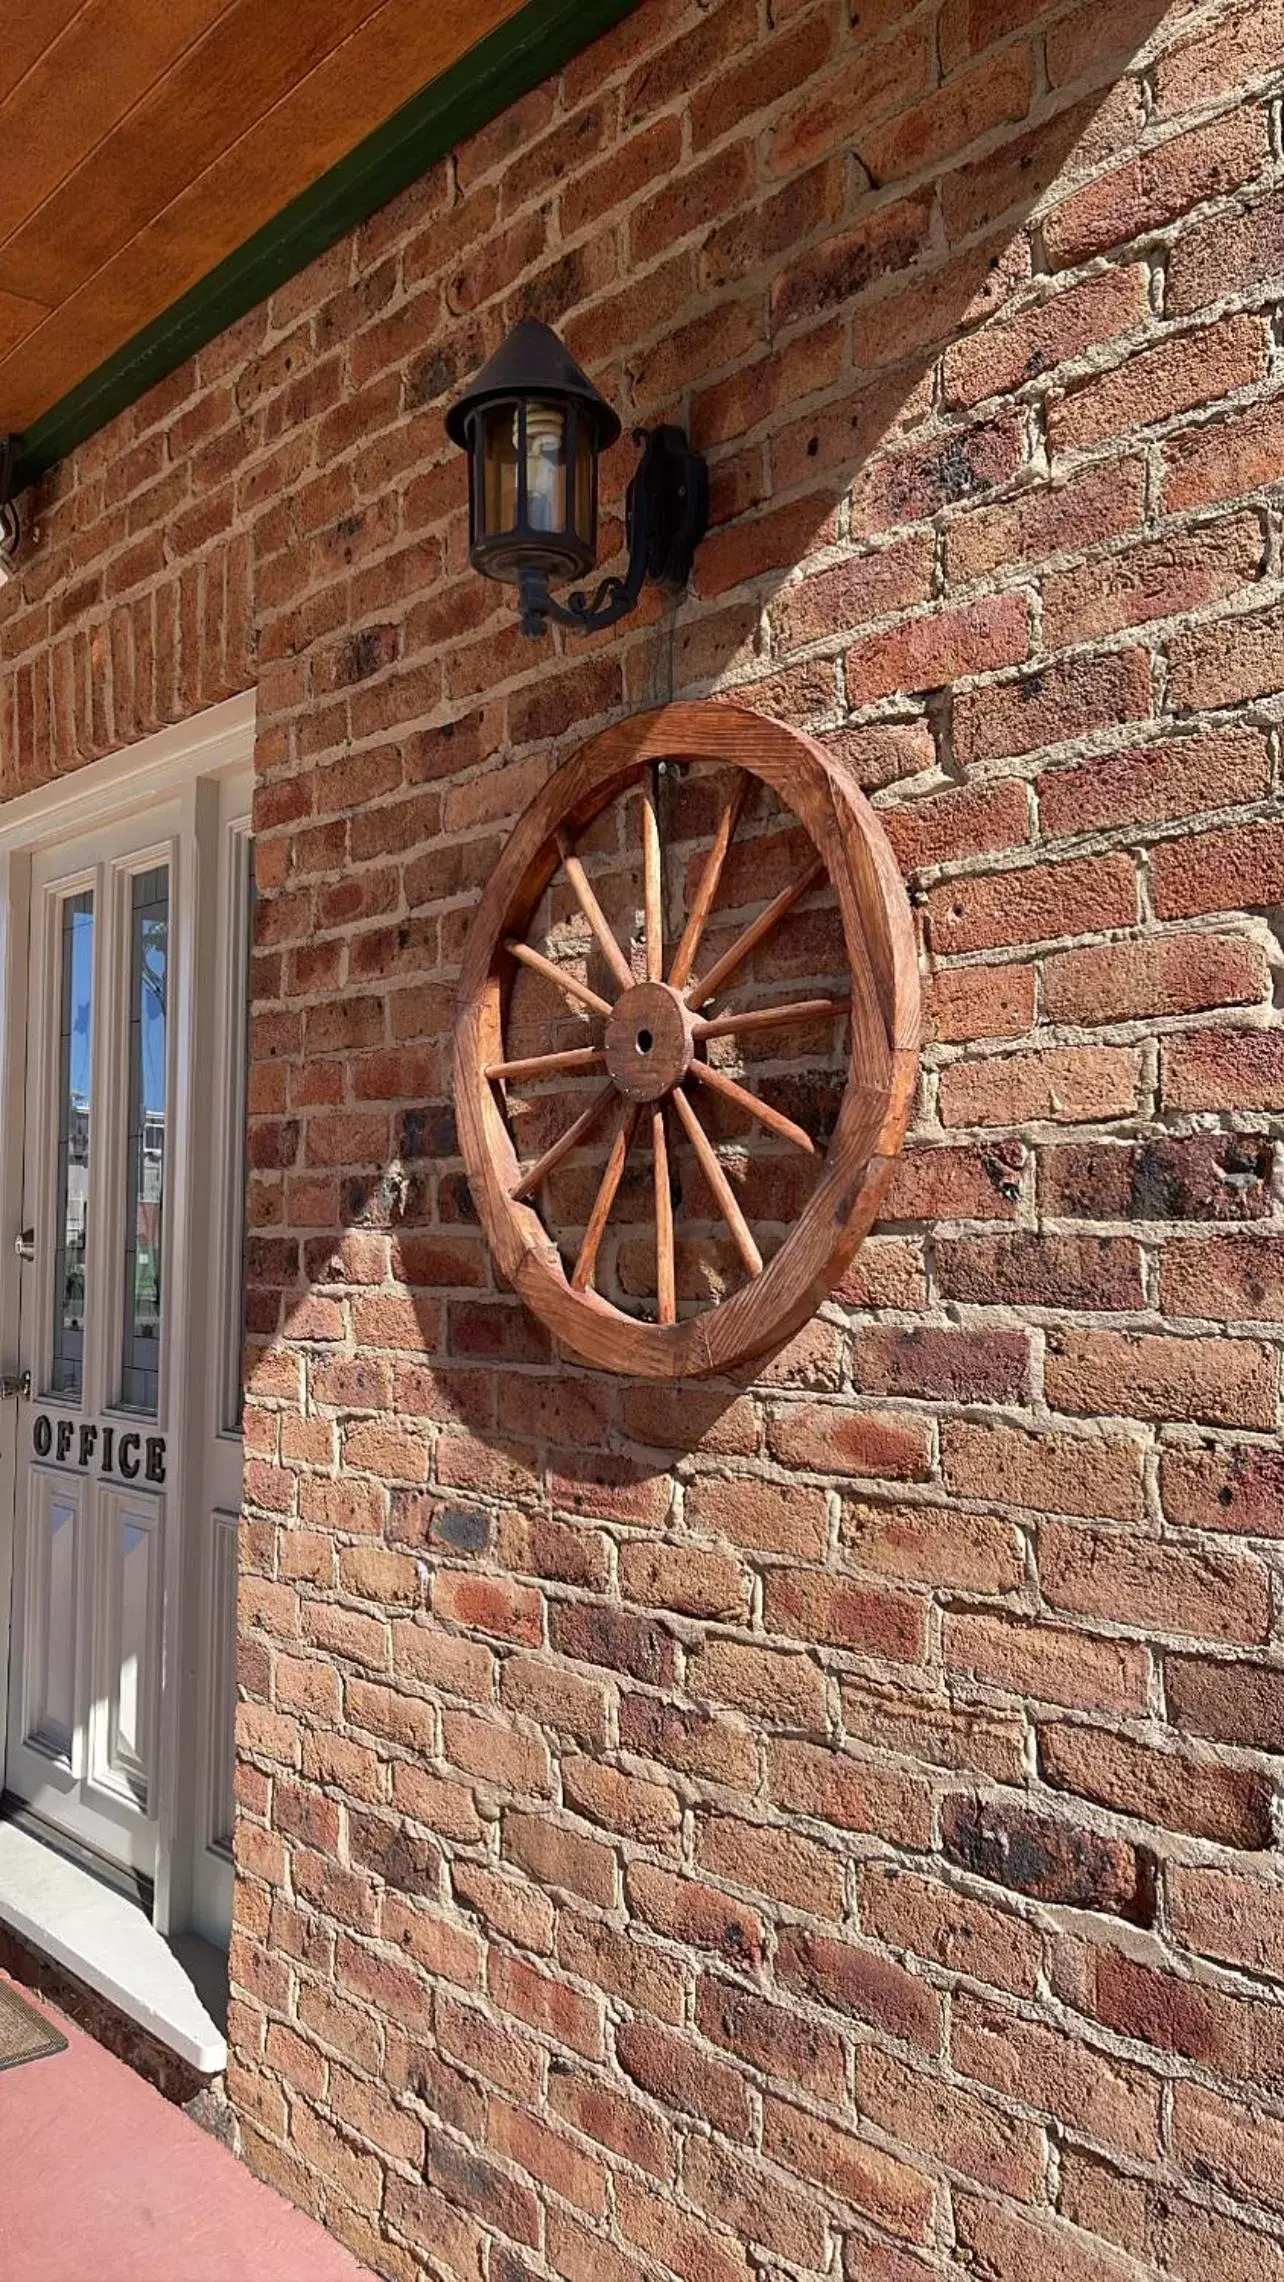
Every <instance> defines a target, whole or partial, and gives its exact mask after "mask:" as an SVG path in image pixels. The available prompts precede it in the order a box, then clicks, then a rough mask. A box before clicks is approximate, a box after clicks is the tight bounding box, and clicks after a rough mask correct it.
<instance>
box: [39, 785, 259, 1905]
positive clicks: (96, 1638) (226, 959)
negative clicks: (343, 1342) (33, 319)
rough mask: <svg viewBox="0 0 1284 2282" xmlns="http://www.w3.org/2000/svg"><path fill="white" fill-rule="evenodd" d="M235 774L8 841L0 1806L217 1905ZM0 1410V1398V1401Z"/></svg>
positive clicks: (224, 1822) (229, 1311)
mask: <svg viewBox="0 0 1284 2282" xmlns="http://www.w3.org/2000/svg"><path fill="white" fill-rule="evenodd" d="M245 806H246V788H245V786H244V784H243V782H226V781H225V782H222V783H219V782H208V783H200V782H198V783H195V784H191V785H188V786H187V787H186V788H184V789H183V790H182V791H181V792H176V793H175V794H174V795H173V796H172V797H170V798H168V799H164V800H159V801H156V800H153V801H151V802H150V803H149V804H148V805H147V806H146V807H145V808H144V809H143V810H142V812H141V813H136V814H134V815H132V816H128V817H125V818H123V819H120V820H117V821H105V822H103V823H101V824H98V825H96V826H95V828H94V829H93V830H92V831H90V832H86V833H85V834H84V835H83V836H81V837H78V838H63V839H55V840H53V841H52V843H50V842H49V841H48V840H46V843H45V844H44V845H42V846H41V847H39V848H38V849H37V850H35V851H34V852H33V854H32V856H31V860H30V868H29V875H28V881H27V887H28V893H29V908H30V934H29V953H28V961H27V1008H28V1034H27V1051H26V1087H25V1094H26V1103H25V1138H24V1152H23V1175H22V1195H23V1212H22V1222H23V1225H22V1229H21V1231H20V1232H19V1233H18V1236H17V1239H16V1252H17V1255H18V1257H19V1258H20V1259H21V1262H22V1265H21V1268H20V1271H19V1272H20V1279H21V1280H20V1299H19V1326H20V1332H19V1345H20V1352H19V1356H18V1368H17V1370H16V1371H15V1372H12V1373H11V1374H10V1377H11V1378H13V1379H16V1380H17V1382H18V1388H17V1392H16V1394H9V1396H8V1398H7V1399H8V1403H9V1404H10V1405H11V1406H12V1407H11V1409H10V1411H9V1415H14V1414H15V1413H16V1418H17V1433H16V1441H15V1452H16V1459H15V1467H14V1481H15V1514H14V1537H13V1609H12V1624H11V1629H10V1657H9V1702H8V1720H7V1738H8V1742H7V1752H6V1764H5V1790H6V1795H7V1802H8V1806H9V1811H11V1812H12V1811H15V1810H17V1811H20V1812H23V1813H25V1814H27V1815H29V1816H30V1817H32V1818H34V1821H35V1823H36V1824H37V1826H38V1827H40V1828H43V1829H44V1830H45V1831H47V1832H48V1833H49V1834H50V1835H51V1836H53V1837H54V1838H55V1839H56V1840H58V1841H60V1842H62V1843H64V1844H69V1845H71V1846H72V1847H73V1848H75V1849H79V1850H84V1851H85V1852H87V1853H88V1855H89V1856H91V1857H93V1858H96V1859H97V1860H98V1861H100V1862H101V1863H102V1864H103V1865H105V1866H110V1867H112V1868H113V1869H114V1870H115V1871H116V1872H117V1873H120V1874H123V1875H124V1876H126V1877H127V1878H128V1879H131V1880H132V1881H133V1882H134V1883H135V1884H136V1885H137V1887H138V1889H139V1891H140V1893H141V1894H142V1895H143V1896H144V1897H145V1898H146V1899H148V1900H149V1901H151V1902H153V1904H154V1906H156V1908H157V1916H158V1921H160V1922H163V1925H164V1928H165V1930H167V1931H170V1932H176V1931H179V1930H184V1929H187V1928H190V1929H191V1930H193V1931H196V1932H199V1933H202V1934H204V1935H205V1936H206V1938H209V1939H213V1940H218V1939H221V1938H222V1939H225V1938H226V1930H227V1925H228V1922H229V1920H230V1904H231V1876H232V1874H231V1858H230V1833H231V1776H232V1748H231V1739H232V1721H233V1705H234V1674H233V1654H234V1647H235V1576H236V1563H235V1544H236V1540H235V1523H236V1515H237V1512H238V1509H239V1504H240V1492H241V1444H240V1435H239V1426H240V1413H239V1376H240V1371H239V1358H240V1319H241V1273H240V1251H241V1197H242V1192H243V1178H244V1165H243V1159H242V1157H241V1154H240V1148H241V1142H240V1136H241V1130H242V1123H243V1117H244V1057H245V1027H244V990H245V958H246V914H247V910H248V846H249V843H248V838H247V834H246V822H245V815H244V810H245ZM3 1415H4V1413H0V1416H3Z"/></svg>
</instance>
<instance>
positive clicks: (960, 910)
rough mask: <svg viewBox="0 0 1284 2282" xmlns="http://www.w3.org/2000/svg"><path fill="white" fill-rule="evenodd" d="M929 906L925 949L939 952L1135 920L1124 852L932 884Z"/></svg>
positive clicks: (1131, 876) (1133, 885) (1133, 888)
mask: <svg viewBox="0 0 1284 2282" xmlns="http://www.w3.org/2000/svg"><path fill="white" fill-rule="evenodd" d="M928 909H929V914H930V918H929V925H930V929H931V939H932V947H933V949H934V950H936V951H939V952H942V953H957V952H960V951H984V950H993V949H994V948H996V947H997V946H999V945H1002V944H1010V943H1021V944H1024V943H1034V942H1038V941H1041V940H1044V939H1047V938H1056V937H1057V936H1060V935H1085V934H1089V933H1094V932H1097V931H1098V930H1101V929H1104V928H1107V927H1129V926H1132V925H1134V924H1135V922H1136V919H1137V916H1138V913H1137V882H1136V873H1135V870H1134V867H1133V864H1132V862H1131V860H1130V859H1129V858H1128V857H1127V856H1126V855H1109V856H1083V857H1078V858H1073V857H1072V858H1070V859H1068V860H1067V861H1065V862H1062V863H1059V864H1030V865H1027V866H1025V867H1023V868H1019V869H1014V870H1010V871H1002V872H980V873H975V874H972V875H970V876H964V877H960V878H958V879H952V880H948V881H946V882H943V883H942V885H941V886H939V887H936V888H934V889H933V890H932V893H931V897H930V899H929V905H928Z"/></svg>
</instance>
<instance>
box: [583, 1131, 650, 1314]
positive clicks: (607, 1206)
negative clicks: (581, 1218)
mask: <svg viewBox="0 0 1284 2282" xmlns="http://www.w3.org/2000/svg"><path fill="white" fill-rule="evenodd" d="M637 1123H638V1107H637V1103H636V1102H626V1103H625V1105H624V1114H623V1116H622V1117H621V1119H620V1122H619V1125H618V1127H617V1128H616V1134H615V1139H614V1141H613V1142H612V1143H611V1154H610V1156H609V1157H608V1158H607V1160H606V1171H605V1172H604V1173H603V1175H602V1185H601V1187H600V1188H599V1190H598V1192H597V1195H596V1197H595V1198H594V1200H593V1210H592V1212H591V1213H590V1214H589V1221H588V1226H587V1228H586V1229H585V1231H584V1241H583V1243H582V1244H581V1246H580V1254H579V1258H578V1260H577V1261H576V1263H575V1273H574V1275H573V1276H572V1277H571V1288H572V1290H573V1291H577V1292H582V1291H587V1290H588V1288H589V1286H590V1285H591V1283H592V1281H593V1277H594V1274H595V1272H596V1269H597V1256H598V1253H599V1252H600V1251H601V1249H602V1238H603V1237H604V1236H605V1234H606V1224H607V1221H608V1220H609V1219H610V1217H611V1207H612V1205H613V1204H614V1203H615V1198H616V1193H617V1191H618V1189H619V1186H620V1182H621V1181H622V1180H623V1178H624V1167H625V1163H626V1161H627V1158H628V1154H629V1150H630V1149H631V1147H632V1145H633V1136H634V1134H635V1133H636V1131H637Z"/></svg>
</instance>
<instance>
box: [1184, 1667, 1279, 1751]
mask: <svg viewBox="0 0 1284 2282" xmlns="http://www.w3.org/2000/svg"><path fill="white" fill-rule="evenodd" d="M1164 1695H1165V1699H1166V1701H1167V1705H1168V1716H1169V1718H1170V1720H1172V1722H1173V1724H1174V1725H1175V1726H1177V1727H1180V1728H1182V1729H1183V1730H1185V1731H1186V1732H1188V1733H1189V1734H1191V1735H1207V1736H1211V1737H1212V1739H1213V1741H1214V1742H1216V1743H1237V1744H1242V1745H1243V1746H1245V1748H1247V1749H1248V1750H1250V1751H1275V1752H1278V1751H1281V1750H1284V1673H1282V1672H1277V1671H1276V1670H1275V1669H1274V1667H1273V1666H1271V1665H1269V1664H1253V1663H1249V1662H1247V1661H1245V1660H1239V1659H1237V1660H1236V1661H1235V1662H1234V1663H1225V1662H1214V1660H1213V1659H1212V1658H1211V1657H1202V1656H1176V1655H1173V1656H1165V1658H1164Z"/></svg>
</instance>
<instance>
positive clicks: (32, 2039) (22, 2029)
mask: <svg viewBox="0 0 1284 2282" xmlns="http://www.w3.org/2000/svg"><path fill="white" fill-rule="evenodd" d="M66 2049H67V2039H66V2037H65V2036H64V2035H63V2034H62V2031H61V2030H60V2029H56V2028H55V2027H54V2025H53V2022H52V2021H49V2020H46V2019H45V2016H44V2014H43V2013H38V2012H37V2011H36V2008H35V2006H34V2005H29V2004H28V2003H27V2000H26V1998H25V1997H20V1996H19V1995H18V1992H17V1990H16V1989H13V1988H11V1987H10V1985H9V1983H8V1982H7V1981H0V2068H21V2066H22V2064H23V2061H24V2060H45V2059H47V2058H48V2056H49V2054H50V2053H52V2052H65V2051H66Z"/></svg>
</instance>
